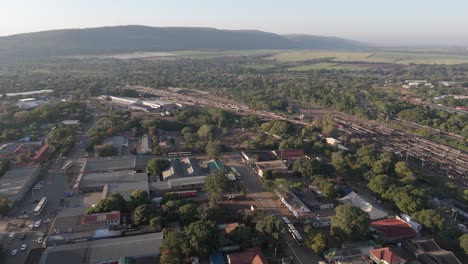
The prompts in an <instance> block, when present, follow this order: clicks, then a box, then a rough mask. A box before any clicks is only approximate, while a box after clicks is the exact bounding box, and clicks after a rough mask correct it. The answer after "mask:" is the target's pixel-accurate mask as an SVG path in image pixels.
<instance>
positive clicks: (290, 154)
mask: <svg viewBox="0 0 468 264" xmlns="http://www.w3.org/2000/svg"><path fill="white" fill-rule="evenodd" d="M273 154H275V156H276V157H278V158H280V159H282V160H292V159H299V158H302V157H304V156H305V154H304V151H302V149H292V150H275V151H273Z"/></svg>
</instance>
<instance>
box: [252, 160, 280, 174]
mask: <svg viewBox="0 0 468 264" xmlns="http://www.w3.org/2000/svg"><path fill="white" fill-rule="evenodd" d="M255 168H256V171H257V174H258V176H260V177H263V175H264V174H265V171H271V172H273V173H286V172H288V166H286V164H284V163H283V161H281V160H272V161H262V162H256V163H255Z"/></svg>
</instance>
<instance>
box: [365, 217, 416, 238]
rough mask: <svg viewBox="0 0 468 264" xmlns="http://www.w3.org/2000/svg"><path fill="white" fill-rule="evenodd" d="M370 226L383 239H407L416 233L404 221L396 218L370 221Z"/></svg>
mask: <svg viewBox="0 0 468 264" xmlns="http://www.w3.org/2000/svg"><path fill="white" fill-rule="evenodd" d="M371 228H372V229H374V230H376V231H377V232H378V233H379V234H381V235H382V236H383V237H384V239H385V240H398V239H408V238H413V237H416V236H417V234H418V233H417V232H416V230H414V229H413V228H412V227H411V226H410V225H408V224H407V223H406V222H405V221H403V220H400V219H396V218H394V219H382V220H378V221H374V222H372V223H371Z"/></svg>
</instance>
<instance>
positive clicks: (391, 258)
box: [369, 247, 406, 264]
mask: <svg viewBox="0 0 468 264" xmlns="http://www.w3.org/2000/svg"><path fill="white" fill-rule="evenodd" d="M369 254H370V258H371V259H372V261H374V263H377V264H404V263H406V260H405V259H403V258H402V257H400V256H398V255H397V254H395V252H392V250H391V249H390V248H389V247H385V248H378V249H374V250H371V251H370V253H369Z"/></svg>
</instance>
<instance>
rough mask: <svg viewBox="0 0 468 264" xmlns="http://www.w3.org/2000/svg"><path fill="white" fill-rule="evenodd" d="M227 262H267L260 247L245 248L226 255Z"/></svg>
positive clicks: (265, 263) (234, 263)
mask: <svg viewBox="0 0 468 264" xmlns="http://www.w3.org/2000/svg"><path fill="white" fill-rule="evenodd" d="M226 259H227V263H228V264H268V261H267V259H266V258H265V255H263V251H262V250H261V249H260V248H251V249H246V250H244V251H242V252H237V253H231V254H227V255H226Z"/></svg>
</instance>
